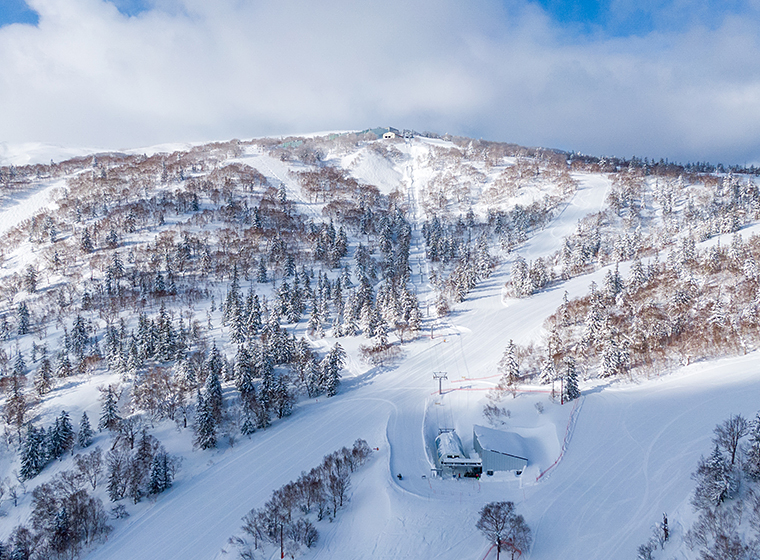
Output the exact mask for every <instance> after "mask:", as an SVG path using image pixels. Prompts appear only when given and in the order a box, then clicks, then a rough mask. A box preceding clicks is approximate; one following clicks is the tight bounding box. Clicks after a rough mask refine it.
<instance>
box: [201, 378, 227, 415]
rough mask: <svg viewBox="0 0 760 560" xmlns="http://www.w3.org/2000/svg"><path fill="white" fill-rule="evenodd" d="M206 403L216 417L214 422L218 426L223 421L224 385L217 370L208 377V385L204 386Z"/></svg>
mask: <svg viewBox="0 0 760 560" xmlns="http://www.w3.org/2000/svg"><path fill="white" fill-rule="evenodd" d="M203 394H204V398H203V400H204V402H205V403H206V406H207V407H208V408H209V409H210V410H211V414H212V416H213V417H214V421H215V422H216V423H217V424H218V423H219V422H221V421H222V406H223V395H222V384H221V382H220V380H219V375H217V373H216V370H215V369H211V371H209V374H208V375H207V376H206V383H205V384H204V386H203Z"/></svg>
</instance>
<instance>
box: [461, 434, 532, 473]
mask: <svg viewBox="0 0 760 560" xmlns="http://www.w3.org/2000/svg"><path fill="white" fill-rule="evenodd" d="M472 444H473V447H474V448H475V451H476V452H477V453H478V455H480V460H481V462H482V467H483V472H485V473H486V474H493V473H494V471H515V473H516V474H522V471H523V470H524V469H525V467H526V466H527V465H528V454H527V452H526V449H527V446H526V444H525V440H524V439H523V438H522V437H520V436H519V435H517V434H516V433H514V432H504V431H502V430H494V429H492V428H486V427H485V426H478V425H475V426H473V428H472Z"/></svg>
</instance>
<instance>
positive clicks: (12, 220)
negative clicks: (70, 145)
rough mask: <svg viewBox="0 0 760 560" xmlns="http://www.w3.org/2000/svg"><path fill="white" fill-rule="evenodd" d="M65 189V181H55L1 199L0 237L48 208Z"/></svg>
mask: <svg viewBox="0 0 760 560" xmlns="http://www.w3.org/2000/svg"><path fill="white" fill-rule="evenodd" d="M65 187H66V182H65V181H61V180H55V181H51V182H49V183H46V184H43V185H42V186H38V187H33V188H30V189H29V190H26V191H20V192H15V193H13V194H11V195H6V196H3V197H2V198H0V235H2V234H4V233H5V232H7V231H8V230H10V229H12V228H14V227H16V226H17V225H19V224H20V223H21V222H23V221H24V220H28V219H29V218H31V217H33V216H34V215H36V214H37V213H38V212H40V210H42V209H43V208H46V207H48V206H49V205H50V204H51V203H52V202H53V198H54V195H55V193H56V191H58V190H59V189H64V188H65Z"/></svg>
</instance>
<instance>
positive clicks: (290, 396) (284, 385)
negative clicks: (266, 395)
mask: <svg viewBox="0 0 760 560" xmlns="http://www.w3.org/2000/svg"><path fill="white" fill-rule="evenodd" d="M273 393H274V395H273V396H274V399H273V409H274V410H275V412H276V413H277V418H283V417H284V416H290V414H291V412H293V405H294V404H295V401H296V397H295V394H294V393H293V391H292V390H291V389H290V387H289V383H288V379H287V378H286V377H285V376H284V375H278V376H277V379H276V380H275V384H274V391H273Z"/></svg>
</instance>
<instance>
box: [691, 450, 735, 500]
mask: <svg viewBox="0 0 760 560" xmlns="http://www.w3.org/2000/svg"><path fill="white" fill-rule="evenodd" d="M691 477H692V478H693V479H694V480H695V481H696V483H697V487H696V488H695V489H694V495H693V496H692V498H691V503H692V505H693V506H694V507H695V508H696V509H705V510H707V509H709V510H713V509H715V508H716V507H717V506H719V505H720V504H721V503H722V502H723V501H725V500H727V499H729V498H732V497H733V496H734V494H735V493H736V491H737V488H738V481H737V478H736V475H735V473H734V472H733V470H732V469H731V466H730V465H729V464H728V461H726V459H725V457H723V454H722V453H721V452H720V449H719V448H718V446H717V445H715V448H714V449H713V452H712V454H711V455H710V457H708V458H707V459H705V458H704V457H702V458H701V459H700V460H699V463H698V464H697V470H696V472H694V473H693V474H692V475H691Z"/></svg>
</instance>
